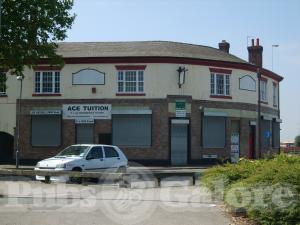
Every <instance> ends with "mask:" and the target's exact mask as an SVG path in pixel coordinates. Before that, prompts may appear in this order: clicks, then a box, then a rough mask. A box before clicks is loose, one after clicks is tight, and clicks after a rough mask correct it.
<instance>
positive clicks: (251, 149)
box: [248, 125, 256, 159]
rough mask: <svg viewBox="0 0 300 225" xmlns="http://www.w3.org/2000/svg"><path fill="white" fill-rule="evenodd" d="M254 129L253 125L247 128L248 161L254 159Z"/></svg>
mask: <svg viewBox="0 0 300 225" xmlns="http://www.w3.org/2000/svg"><path fill="white" fill-rule="evenodd" d="M255 130H256V127H255V125H250V126H249V155H248V157H249V159H255V139H256V134H255Z"/></svg>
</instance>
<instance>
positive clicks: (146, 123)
mask: <svg viewBox="0 0 300 225" xmlns="http://www.w3.org/2000/svg"><path fill="white" fill-rule="evenodd" d="M112 130H113V144H114V145H120V146H133V147H149V146H151V115H150V114H149V115H138V114H134V115H130V114H116V115H113V129H112Z"/></svg>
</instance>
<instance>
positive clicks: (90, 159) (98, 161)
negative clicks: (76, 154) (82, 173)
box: [85, 146, 105, 171]
mask: <svg viewBox="0 0 300 225" xmlns="http://www.w3.org/2000/svg"><path fill="white" fill-rule="evenodd" d="M86 161H87V163H86V165H85V170H88V171H102V170H104V169H105V159H104V157H103V150H102V147H101V146H96V147H93V148H92V149H91V150H90V151H89V153H88V154H87V156H86Z"/></svg>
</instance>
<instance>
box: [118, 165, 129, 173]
mask: <svg viewBox="0 0 300 225" xmlns="http://www.w3.org/2000/svg"><path fill="white" fill-rule="evenodd" d="M126 172H127V168H126V167H125V166H121V167H119V169H118V173H126Z"/></svg>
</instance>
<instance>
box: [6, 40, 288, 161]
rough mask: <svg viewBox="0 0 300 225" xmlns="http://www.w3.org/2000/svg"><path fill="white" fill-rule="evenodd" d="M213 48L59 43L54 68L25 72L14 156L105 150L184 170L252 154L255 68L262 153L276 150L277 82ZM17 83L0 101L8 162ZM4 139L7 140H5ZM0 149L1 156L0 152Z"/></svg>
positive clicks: (254, 62) (254, 56) (257, 57)
mask: <svg viewBox="0 0 300 225" xmlns="http://www.w3.org/2000/svg"><path fill="white" fill-rule="evenodd" d="M248 51H249V62H246V61H244V60H242V59H240V58H238V57H236V56H234V55H231V54H230V53H229V43H227V42H225V41H222V42H221V43H219V49H216V48H212V47H207V46H201V45H193V44H185V43H176V42H165V41H148V42H147V41H146V42H86V43H84V42H78V43H60V44H59V48H58V54H59V55H61V56H62V57H63V59H64V62H65V65H64V66H63V67H59V66H50V65H49V64H48V63H49V62H48V60H47V59H41V60H40V64H39V65H37V66H36V67H34V68H33V69H28V68H27V69H26V70H25V71H24V76H25V77H24V80H23V81H22V85H23V90H22V100H21V115H20V124H19V125H20V136H19V137H20V139H19V140H20V158H21V160H38V159H42V158H46V157H50V156H53V155H55V154H56V153H58V152H59V151H60V150H61V149H63V148H64V147H66V146H68V145H71V144H75V143H103V144H114V145H117V146H119V147H120V148H122V149H123V150H124V152H125V154H126V155H127V157H128V158H129V160H132V161H138V162H142V163H161V164H173V165H184V164H190V163H199V162H201V161H204V160H205V159H215V158H218V159H230V158H231V159H232V160H233V161H235V160H237V159H238V158H239V157H246V158H255V157H257V156H258V149H257V146H258V136H257V134H258V128H257V124H258V123H257V121H258V113H257V109H258V96H259V94H258V78H257V69H258V68H260V72H261V79H260V97H261V102H260V105H261V118H260V124H261V132H260V133H261V137H260V138H261V146H262V153H263V154H266V153H268V152H278V150H279V147H280V146H279V130H280V128H279V127H280V126H279V124H280V114H279V82H280V81H281V80H282V79H283V78H282V77H281V76H279V75H277V74H275V73H273V72H271V71H269V70H266V69H264V68H262V51H263V49H262V47H261V46H260V45H259V41H258V40H257V42H256V43H254V40H252V45H251V46H249V47H248ZM20 83H21V82H20V81H18V80H16V77H15V76H8V79H7V89H6V90H2V91H1V97H0V108H1V110H0V136H1V137H2V139H3V140H2V139H1V137H0V145H1V146H0V147H1V149H0V157H1V154H2V158H4V156H5V157H9V156H11V157H12V156H13V149H14V148H13V147H12V144H11V143H12V139H13V136H15V142H16V137H17V135H16V134H17V129H16V127H17V126H18V124H17V123H16V121H18V120H17V118H18V113H17V112H18V111H19V108H18V107H19V104H18V103H19V94H20ZM8 137H10V138H8ZM1 151H2V153H1Z"/></svg>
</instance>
